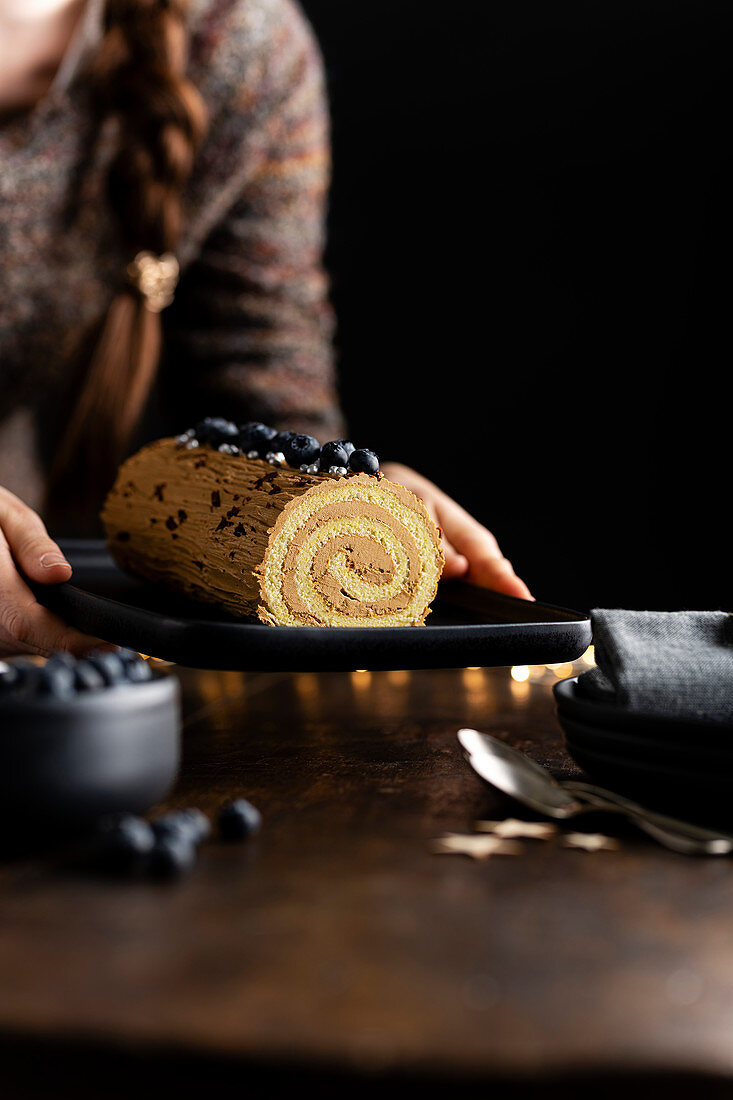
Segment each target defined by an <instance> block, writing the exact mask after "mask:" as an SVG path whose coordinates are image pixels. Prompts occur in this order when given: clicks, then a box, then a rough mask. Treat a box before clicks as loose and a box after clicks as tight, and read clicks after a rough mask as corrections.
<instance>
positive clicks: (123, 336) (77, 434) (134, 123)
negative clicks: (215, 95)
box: [51, 0, 207, 490]
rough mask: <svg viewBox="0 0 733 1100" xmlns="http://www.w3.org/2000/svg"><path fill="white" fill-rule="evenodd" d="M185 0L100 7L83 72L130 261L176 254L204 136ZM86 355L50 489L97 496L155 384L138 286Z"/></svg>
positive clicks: (123, 286)
mask: <svg viewBox="0 0 733 1100" xmlns="http://www.w3.org/2000/svg"><path fill="white" fill-rule="evenodd" d="M186 6H187V5H186V2H185V0H107V3H106V6H105V11H104V35H103V38H102V41H101V43H100V46H99V50H98V51H97V54H96V56H95V59H94V62H93V66H92V71H91V82H92V88H91V92H92V95H91V99H92V102H93V103H94V105H95V109H96V110H98V112H99V127H100V129H101V126H102V124H103V123H105V122H107V121H108V120H110V119H112V120H114V123H115V124H116V134H117V139H116V140H117V145H116V151H115V154H114V156H113V158H112V160H111V162H110V166H109V172H108V177H107V192H108V198H109V204H110V209H111V210H112V211H113V213H114V216H115V218H116V220H117V223H118V226H119V230H120V234H121V239H122V241H123V243H124V246H125V248H126V249H127V252H128V255H129V258H130V261H133V262H134V260H135V257H136V256H138V254H139V253H141V252H143V253H144V254H145V253H152V254H154V255H156V256H157V255H160V254H166V253H169V254H172V255H171V257H170V258H171V260H172V262H173V263H175V260H174V254H175V250H176V247H177V245H178V241H179V237H180V234H181V218H182V202H181V199H182V192H183V188H184V186H185V184H186V182H187V180H188V178H189V176H190V174H191V170H192V167H193V163H194V158H195V155H196V152H197V150H198V148H199V146H200V144H201V141H202V139H203V136H204V134H205V132H206V125H207V115H206V108H205V106H204V103H203V100H202V99H201V96H200V95H199V93H198V91H197V89H196V88H195V87H194V85H193V84H192V83H191V81H190V80H188V79H187V77H186V64H187V53H188V35H187V27H186ZM123 275H124V273H123V272H121V273H120V286H119V288H118V290H117V293H116V294H115V297H114V298H113V300H112V302H111V304H110V306H109V309H108V311H107V315H106V317H105V319H104V322H103V324H102V327H101V330H100V333H99V337H98V340H97V343H96V347H95V348H94V351H93V353H92V356H91V360H90V362H89V366H88V370H87V373H86V378H85V381H84V385H83V388H82V392H81V395H80V397H79V400H78V401H77V403H76V405H75V407H74V410H73V413H72V415H71V417H70V419H69V422H68V424H67V427H66V430H65V434H64V437H63V438H62V440H61V445H60V447H59V448H58V451H57V454H56V456H55V465H54V470H53V471H52V477H51V481H52V484H56V485H58V484H59V483H61V484H63V482H64V479H65V478H66V479H67V480H68V478H69V475H70V474H71V473H72V471H73V470H75V469H76V470H78V469H86V470H87V471H89V470H90V469H93V470H94V471H95V477H94V481H95V483H96V484H97V488H98V489H101V490H103V489H104V488H105V487H106V485H108V484H109V483H110V482H111V480H112V478H113V476H114V471H115V469H116V467H117V465H118V463H119V461H120V460H121V458H122V457H123V454H124V450H125V447H126V445H127V444H128V443H129V440H130V438H131V437H132V434H133V432H134V430H135V427H136V425H137V423H138V421H139V418H140V415H141V413H142V411H143V408H144V406H145V403H146V400H147V398H148V395H149V393H150V390H151V386H152V383H153V380H154V377H155V372H156V368H157V365H158V359H159V356H160V349H161V323H160V313H159V310H156V309H155V308H151V307H150V300H149V299H148V298H147V297H146V295H145V294H143V293H141V291H140V285H139V283H138V285H137V286H136V285H134V283H133V282H132V281H130V280H129V279H128V280H127V281H123Z"/></svg>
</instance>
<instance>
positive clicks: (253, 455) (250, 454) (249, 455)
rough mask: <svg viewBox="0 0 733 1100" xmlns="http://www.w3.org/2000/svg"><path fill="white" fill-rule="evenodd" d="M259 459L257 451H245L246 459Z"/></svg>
mask: <svg viewBox="0 0 733 1100" xmlns="http://www.w3.org/2000/svg"><path fill="white" fill-rule="evenodd" d="M259 457H260V452H259V451H247V458H252V459H254V458H259Z"/></svg>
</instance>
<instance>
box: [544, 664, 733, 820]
mask: <svg viewBox="0 0 733 1100" xmlns="http://www.w3.org/2000/svg"><path fill="white" fill-rule="evenodd" d="M554 693H555V702H556V706H557V716H558V720H559V722H560V725H561V726H562V729H563V732H564V734H565V743H566V745H567V749H568V752H569V753H570V755H571V756H572V758H573V759H574V760H575V762H576V763H577V764H578V766H579V767H581V768H582V769H583V771H584V772H585V773H586V774H587V775H588V777H589V778H590V779H591V780H593V781H594V782H596V783H598V784H600V785H603V786H607V787H613V788H614V789H615V790H617V791H619V792H622V793H625V794H627V795H628V796H629V797H631V798H634V799H636V800H637V801H638V802H643V803H645V804H647V805H649V806H651V805H654V806H657V807H659V808H663V809H666V810H667V811H669V812H672V811H674V812H676V813H677V814H678V815H679V814H681V813H682V811H683V810H684V811H687V812H689V813H692V814H694V815H695V817H696V818H697V819H699V820H706V821H711V822H716V823H719V824H721V825H722V824H727V825H730V822H731V821H732V820H733V726H730V725H726V724H723V723H717V722H709V721H702V720H700V721H696V720H692V719H686V718H669V717H664V716H659V715H656V714H639V713H631V712H629V711H627V710H625V709H622V708H620V707H618V706H616V705H614V704H613V703H604V702H600V701H596V700H595V699H591V698H589V697H587V696H584V695H583V693H582V685H581V687H580V688H579V687H578V677H577V676H576V677H572V678H571V679H569V680H562V681H560V682H559V683H557V684H556V685H555V688H554Z"/></svg>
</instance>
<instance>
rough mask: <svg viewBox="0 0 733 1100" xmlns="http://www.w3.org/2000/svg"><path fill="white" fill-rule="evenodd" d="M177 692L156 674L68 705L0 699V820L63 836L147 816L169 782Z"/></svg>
mask: <svg viewBox="0 0 733 1100" xmlns="http://www.w3.org/2000/svg"><path fill="white" fill-rule="evenodd" d="M179 694H180V692H179V686H178V681H177V680H176V679H175V678H174V677H173V676H161V677H156V678H154V679H152V680H147V681H144V682H142V683H122V684H118V685H115V686H112V687H105V688H102V689H100V690H97V691H89V692H79V693H78V694H76V695H75V696H73V697H72V698H70V699H54V698H49V697H27V698H19V697H16V698H13V697H12V696H11V695H7V696H0V818H2V819H3V820H4V821H5V822H6V824H12V826H13V832H16V829H17V830H19V831H22V830H25V829H31V830H34V831H35V830H37V829H39V828H43V829H48V828H49V827H53V828H54V829H58V830H61V831H63V832H67V831H77V830H80V829H83V828H84V827H85V826H89V825H92V824H93V823H94V822H95V821H96V820H97V819H98V818H99V817H100V816H102V815H104V814H107V813H115V812H122V811H129V812H131V813H143V812H145V811H146V810H148V809H150V807H151V806H152V805H153V804H154V803H156V802H158V801H159V800H160V799H161V798H163V797H164V796H165V795H166V793H167V792H168V791H169V789H170V787H171V786H172V784H173V782H174V780H175V778H176V773H177V769H178V764H179V758H180V703H179ZM6 831H7V828H6Z"/></svg>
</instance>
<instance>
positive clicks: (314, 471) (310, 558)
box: [102, 418, 444, 627]
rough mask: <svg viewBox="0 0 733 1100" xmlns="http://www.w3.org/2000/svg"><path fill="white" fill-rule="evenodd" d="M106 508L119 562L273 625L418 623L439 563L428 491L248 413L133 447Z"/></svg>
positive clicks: (349, 451)
mask: <svg viewBox="0 0 733 1100" xmlns="http://www.w3.org/2000/svg"><path fill="white" fill-rule="evenodd" d="M102 521H103V523H104V528H105V533H106V537H107V543H108V546H109V549H110V552H111V554H112V556H113V557H114V559H115V561H116V562H117V564H118V565H119V566H120V567H121V568H122V569H123V570H125V571H126V572H128V573H131V574H133V575H135V576H138V577H141V578H143V579H145V580H147V581H153V582H155V583H158V584H161V585H163V586H165V587H166V588H169V589H172V590H173V591H176V592H180V593H183V594H184V595H186V596H188V597H190V598H192V599H195V600H199V601H204V602H206V603H213V604H216V605H218V606H220V607H222V608H224V609H226V610H227V611H228V612H229V613H230V614H233V615H236V616H241V617H254V616H257V617H258V618H259V619H260V620H261V621H262V622H264V623H269V624H272V625H276V626H278V625H281V626H344V627H349V626H351V627H355V626H367V627H369V626H412V625H418V624H421V623H424V621H425V618H426V616H427V615H428V613H429V610H430V603H431V601H432V600H433V598H434V596H435V593H436V589H437V585H438V581H439V580H440V576H441V573H442V570H443V564H444V556H443V551H442V548H441V544H440V532H439V530H438V528H437V527H436V525H435V523H434V522H433V520H432V519H431V518H430V516H429V514H428V512H427V510H426V508H425V506H424V504H423V503H422V501H421V500H420V499H419V498H418V497H416V496H415V495H414V494H413V493H411V492H410V491H409V490H408V489H406V488H404V486H402V485H398V484H397V483H396V482H393V481H389V480H388V479H387V478H386V477H384V475H383V474H382V473H381V472H380V469H379V460H378V458H377V456H376V455H375V454H374V453H373V452H372V451H369V450H365V449H356V448H354V446H353V444H351V443H349V442H348V441H346V440H333V441H331V442H329V443H325V444H323V446H321V445H320V444H319V443H318V441H317V440H316V439H314V438H313V437H312V436H308V435H300V434H296V433H294V432H280V433H277V432H275V431H274V429H272V428H268V427H266V426H265V425H263V424H258V423H250V424H245V425H241V426H237V425H236V424H233V423H230V422H229V421H227V420H221V419H218V418H209V419H207V420H204V421H202V422H201V423H200V424H199V425H197V427H196V428H195V429H191V430H190V431H188V432H186V433H185V434H184V435H181V436H176V437H175V438H170V439H159V440H157V441H156V442H155V443H151V444H149V445H148V446H146V447H143V448H142V450H140V451H138V452H137V453H136V454H134V455H132V456H131V457H130V458H128V459H127V461H126V462H124V463H123V465H122V466H121V467H120V469H119V471H118V475H117V478H116V480H115V484H114V486H113V487H112V489H111V490H110V492H109V494H108V496H107V499H106V501H105V503H104V507H103V510H102Z"/></svg>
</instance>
